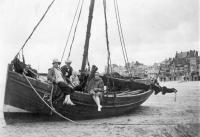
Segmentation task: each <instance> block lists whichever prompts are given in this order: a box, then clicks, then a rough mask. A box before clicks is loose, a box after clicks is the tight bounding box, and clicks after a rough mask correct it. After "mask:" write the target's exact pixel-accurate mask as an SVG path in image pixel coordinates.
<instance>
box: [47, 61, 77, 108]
mask: <svg viewBox="0 0 200 137" xmlns="http://www.w3.org/2000/svg"><path fill="white" fill-rule="evenodd" d="M52 64H53V67H52V68H50V69H49V70H48V75H47V80H49V81H51V82H53V83H56V84H57V85H58V87H59V88H60V89H61V91H62V92H63V93H64V94H65V100H64V102H63V104H68V105H74V103H73V102H72V101H71V99H70V94H72V93H73V92H74V90H73V88H72V86H71V85H70V84H69V83H67V82H66V80H65V79H64V76H63V74H62V72H61V69H60V67H59V65H60V61H59V60H58V59H54V60H53V63H52Z"/></svg>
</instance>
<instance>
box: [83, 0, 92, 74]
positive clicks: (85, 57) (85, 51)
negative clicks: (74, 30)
mask: <svg viewBox="0 0 200 137" xmlns="http://www.w3.org/2000/svg"><path fill="white" fill-rule="evenodd" d="M94 2H95V0H91V2H90V8H89V16H88V24H87V32H86V38H85V46H84V53H83V61H82V66H81V73H82V72H84V71H85V66H86V60H87V58H88V49H89V40H90V31H91V25H92V17H93V10H94Z"/></svg>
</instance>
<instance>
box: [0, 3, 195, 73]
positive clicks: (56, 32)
mask: <svg viewBox="0 0 200 137" xmlns="http://www.w3.org/2000/svg"><path fill="white" fill-rule="evenodd" d="M50 2H51V1H50V0H0V17H1V19H0V30H1V31H0V46H1V56H2V57H1V59H2V58H3V63H4V64H3V65H4V66H6V64H7V63H8V62H10V60H11V59H12V58H13V57H14V56H15V54H16V53H17V52H18V50H19V49H20V47H21V46H22V44H23V43H24V41H25V40H26V38H27V37H28V35H29V34H30V33H31V31H32V29H33V28H34V26H35V25H36V23H37V22H38V20H39V19H40V18H41V16H42V15H43V13H44V11H45V10H46V8H47V7H48V5H49V4H50ZM77 3H78V0H56V1H55V3H54V5H53V6H52V8H51V9H50V11H49V12H48V13H47V16H46V17H45V18H44V20H43V22H42V23H41V24H40V26H39V27H38V29H37V30H36V32H35V33H34V35H33V36H32V38H31V40H30V41H29V42H28V43H27V46H26V47H25V49H24V54H25V58H26V61H27V63H28V64H31V65H32V66H33V67H35V68H36V69H39V71H42V72H47V69H48V68H49V67H51V62H52V59H53V58H58V59H60V58H61V54H62V51H63V49H64V46H65V42H66V39H67V35H68V33H69V29H70V25H71V23H72V19H73V16H74V13H75V8H76V5H77ZM118 4H119V12H120V17H121V22H122V29H123V32H124V38H125V43H126V47H127V51H128V57H129V61H136V60H137V61H139V62H142V63H144V64H146V65H152V64H153V63H155V62H160V61H162V60H164V59H165V58H169V57H174V55H175V53H176V51H187V50H190V49H192V50H199V47H198V46H199V43H198V38H199V35H198V0H118ZM88 11H89V0H85V2H84V5H83V11H82V14H81V18H80V22H79V26H78V28H77V34H76V38H75V42H74V45H73V48H72V53H71V57H70V58H71V60H72V61H73V63H72V66H73V67H74V68H75V69H76V70H78V69H80V66H81V60H82V56H83V47H84V41H85V34H86V25H87V19H88ZM107 14H108V15H107V16H108V35H109V40H110V48H111V59H112V63H115V64H121V65H124V62H123V55H122V51H121V47H120V41H119V37H118V32H117V25H116V19H115V15H114V4H113V0H109V1H108V3H107ZM104 27H105V26H104V15H103V4H102V0H96V1H95V8H94V17H93V24H92V32H91V39H90V49H89V61H90V64H96V65H97V66H99V68H100V71H103V70H104V66H105V64H106V58H107V54H106V41H105V28H104ZM68 47H69V45H68ZM68 49H69V48H67V52H66V54H65V58H66V56H67V54H68V51H69V50H68ZM4 70H5V69H4Z"/></svg>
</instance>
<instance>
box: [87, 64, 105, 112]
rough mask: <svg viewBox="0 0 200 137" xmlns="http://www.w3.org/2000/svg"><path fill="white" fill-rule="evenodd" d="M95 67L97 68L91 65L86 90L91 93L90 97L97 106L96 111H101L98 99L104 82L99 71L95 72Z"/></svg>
mask: <svg viewBox="0 0 200 137" xmlns="http://www.w3.org/2000/svg"><path fill="white" fill-rule="evenodd" d="M95 69H96V70H97V69H98V68H97V67H96V66H94V65H93V66H92V70H91V74H90V76H89V80H88V82H87V91H88V93H89V94H91V95H92V98H93V100H94V101H95V103H96V105H97V107H98V111H101V108H102V106H101V104H100V99H101V97H102V94H103V89H104V83H103V80H102V79H101V77H100V75H99V72H96V70H95ZM94 73H95V74H94Z"/></svg>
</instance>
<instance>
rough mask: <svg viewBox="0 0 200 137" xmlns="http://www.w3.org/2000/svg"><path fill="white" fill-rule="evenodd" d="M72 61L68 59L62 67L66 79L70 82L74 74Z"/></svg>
mask: <svg viewBox="0 0 200 137" xmlns="http://www.w3.org/2000/svg"><path fill="white" fill-rule="evenodd" d="M71 63H72V61H71V60H69V59H67V60H66V61H65V65H64V66H62V67H61V71H62V74H63V76H64V77H65V79H66V81H67V82H69V78H70V76H71V75H72V71H73V68H72V67H71Z"/></svg>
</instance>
